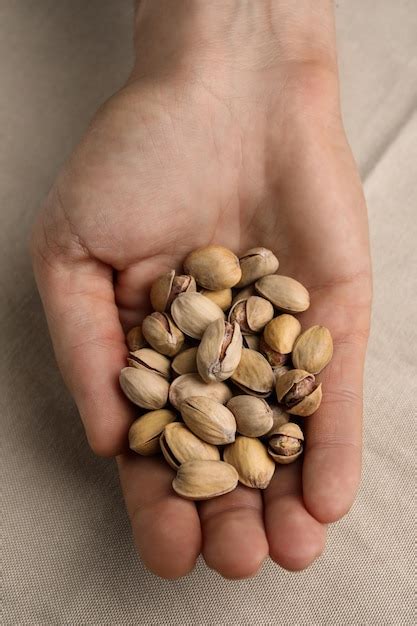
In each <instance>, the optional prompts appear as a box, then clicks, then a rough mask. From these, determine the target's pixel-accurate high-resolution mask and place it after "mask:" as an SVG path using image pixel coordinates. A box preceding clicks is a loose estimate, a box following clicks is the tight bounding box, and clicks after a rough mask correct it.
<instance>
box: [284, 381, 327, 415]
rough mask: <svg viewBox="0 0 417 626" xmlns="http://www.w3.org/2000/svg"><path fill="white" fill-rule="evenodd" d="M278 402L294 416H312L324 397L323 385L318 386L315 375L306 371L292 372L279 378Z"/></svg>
mask: <svg viewBox="0 0 417 626" xmlns="http://www.w3.org/2000/svg"><path fill="white" fill-rule="evenodd" d="M276 391H277V398H278V401H279V402H281V403H282V404H283V405H284V407H285V409H286V410H287V411H288V413H291V414H292V415H301V416H303V417H304V416H307V415H312V414H313V413H314V411H316V410H317V409H318V407H319V406H320V402H321V397H322V389H321V383H320V385H317V383H316V379H315V376H314V374H310V373H309V372H306V371H304V370H299V369H295V370H290V371H289V372H285V374H282V376H279V377H278V378H277V382H276Z"/></svg>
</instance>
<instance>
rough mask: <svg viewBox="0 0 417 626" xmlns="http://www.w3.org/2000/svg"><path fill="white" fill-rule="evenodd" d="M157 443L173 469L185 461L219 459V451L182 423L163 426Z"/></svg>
mask: <svg viewBox="0 0 417 626" xmlns="http://www.w3.org/2000/svg"><path fill="white" fill-rule="evenodd" d="M159 443H160V446H161V450H162V454H163V455H164V458H165V460H166V462H167V463H168V464H169V465H170V466H171V467H172V468H173V469H175V470H177V469H178V468H179V466H180V465H181V464H182V463H186V462H187V461H220V452H219V450H218V448H216V446H212V445H211V444H209V443H206V442H205V441H202V440H201V439H200V438H199V437H197V436H196V435H194V433H192V432H191V430H189V429H188V428H187V427H186V426H185V425H184V424H181V423H180V422H173V423H172V424H168V425H167V426H165V428H164V430H163V432H162V434H161V436H160V439H159Z"/></svg>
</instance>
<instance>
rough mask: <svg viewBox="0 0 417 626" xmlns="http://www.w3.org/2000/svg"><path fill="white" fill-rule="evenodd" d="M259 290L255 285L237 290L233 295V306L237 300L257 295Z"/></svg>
mask: <svg viewBox="0 0 417 626" xmlns="http://www.w3.org/2000/svg"><path fill="white" fill-rule="evenodd" d="M257 295H258V294H257V292H256V289H255V286H254V285H249V287H245V288H244V289H241V290H240V291H238V292H237V294H236V295H235V296H234V297H233V300H232V306H234V305H235V304H236V302H241V301H242V300H247V299H248V298H250V297H251V296H257Z"/></svg>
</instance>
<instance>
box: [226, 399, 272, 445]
mask: <svg viewBox="0 0 417 626" xmlns="http://www.w3.org/2000/svg"><path fill="white" fill-rule="evenodd" d="M226 406H227V408H228V409H230V411H231V412H232V413H233V415H234V417H235V420H236V425H237V431H238V432H239V433H240V434H241V435H245V436H246V437H261V436H262V435H265V433H267V432H268V431H269V430H270V429H271V428H272V424H273V417H272V410H271V409H270V407H269V404H268V403H267V402H266V401H265V400H263V399H262V398H256V397H255V396H247V395H242V396H234V397H233V398H231V399H230V400H229V402H228V403H227V405H226Z"/></svg>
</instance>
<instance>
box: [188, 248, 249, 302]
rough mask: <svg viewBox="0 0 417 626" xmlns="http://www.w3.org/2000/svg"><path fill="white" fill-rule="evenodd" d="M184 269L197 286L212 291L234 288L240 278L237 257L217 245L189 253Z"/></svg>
mask: <svg viewBox="0 0 417 626" xmlns="http://www.w3.org/2000/svg"><path fill="white" fill-rule="evenodd" d="M184 269H185V271H186V272H187V273H188V274H191V276H194V278H195V279H196V281H197V282H198V284H199V285H201V286H202V287H204V288H205V289H211V290H213V291H218V290H219V289H227V288H230V287H234V286H235V285H236V284H237V283H238V282H239V280H240V278H241V276H242V271H241V269H240V265H239V259H238V258H237V256H236V255H235V254H233V252H232V251H231V250H228V249H227V248H224V247H223V246H217V245H210V246H205V247H204V248H197V250H194V251H193V252H190V254H189V255H188V256H187V258H186V259H185V261H184Z"/></svg>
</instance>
